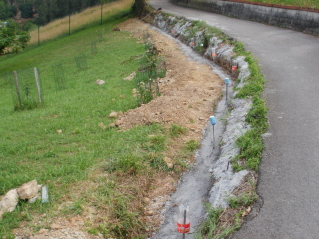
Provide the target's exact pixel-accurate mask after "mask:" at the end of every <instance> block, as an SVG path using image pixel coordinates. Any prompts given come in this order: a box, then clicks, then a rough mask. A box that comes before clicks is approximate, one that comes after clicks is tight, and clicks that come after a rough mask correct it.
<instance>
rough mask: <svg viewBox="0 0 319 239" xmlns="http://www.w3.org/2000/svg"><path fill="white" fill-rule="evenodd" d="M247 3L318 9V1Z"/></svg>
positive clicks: (272, 0) (277, 0) (284, 0)
mask: <svg viewBox="0 0 319 239" xmlns="http://www.w3.org/2000/svg"><path fill="white" fill-rule="evenodd" d="M247 1H250V2H261V3H270V4H280V5H287V6H296V7H305V8H319V1H318V0H247Z"/></svg>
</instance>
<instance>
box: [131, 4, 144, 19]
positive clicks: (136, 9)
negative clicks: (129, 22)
mask: <svg viewBox="0 0 319 239" xmlns="http://www.w3.org/2000/svg"><path fill="white" fill-rule="evenodd" d="M145 5H146V3H145V0H135V1H134V4H133V6H132V13H133V14H134V15H135V16H137V17H142V16H143V13H144V7H145Z"/></svg>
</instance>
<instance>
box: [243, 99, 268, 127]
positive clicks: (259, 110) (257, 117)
mask: <svg viewBox="0 0 319 239" xmlns="http://www.w3.org/2000/svg"><path fill="white" fill-rule="evenodd" d="M246 122H247V123H249V124H250V125H251V126H252V127H254V128H256V129H258V130H260V132H261V133H264V132H266V130H267V128H268V122H267V108H266V102H265V101H264V100H263V99H261V98H259V97H257V96H254V97H253V106H252V107H251V108H250V110H249V112H248V114H247V116H246Z"/></svg>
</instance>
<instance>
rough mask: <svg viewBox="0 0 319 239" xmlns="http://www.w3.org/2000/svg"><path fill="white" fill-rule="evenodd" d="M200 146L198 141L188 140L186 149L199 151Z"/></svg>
mask: <svg viewBox="0 0 319 239" xmlns="http://www.w3.org/2000/svg"><path fill="white" fill-rule="evenodd" d="M199 146H200V143H199V142H197V141H196V140H188V141H187V142H186V146H185V149H186V150H188V151H194V150H197V149H198V148H199Z"/></svg>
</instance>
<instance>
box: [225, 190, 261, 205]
mask: <svg viewBox="0 0 319 239" xmlns="http://www.w3.org/2000/svg"><path fill="white" fill-rule="evenodd" d="M257 199H258V195H257V194H256V193H255V192H254V191H250V192H247V193H243V194H241V195H239V196H230V197H228V198H227V200H226V201H227V202H228V204H229V206H230V207H231V208H239V207H248V206H250V205H252V204H253V203H254V202H255V201H256V200H257Z"/></svg>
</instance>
